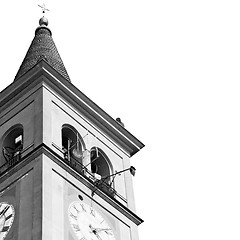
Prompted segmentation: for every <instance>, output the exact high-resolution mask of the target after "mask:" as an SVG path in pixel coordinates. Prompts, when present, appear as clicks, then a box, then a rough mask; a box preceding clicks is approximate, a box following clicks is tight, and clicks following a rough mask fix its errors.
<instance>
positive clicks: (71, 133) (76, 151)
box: [62, 124, 85, 163]
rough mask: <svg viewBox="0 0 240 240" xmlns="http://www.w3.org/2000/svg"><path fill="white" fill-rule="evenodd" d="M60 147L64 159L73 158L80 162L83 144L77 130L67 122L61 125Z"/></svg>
mask: <svg viewBox="0 0 240 240" xmlns="http://www.w3.org/2000/svg"><path fill="white" fill-rule="evenodd" d="M62 149H63V151H64V158H65V159H66V160H68V161H70V160H71V159H75V160H77V161H78V162H80V163H82V158H83V151H84V150H85V144H84V142H83V139H82V137H81V135H80V134H79V132H78V131H77V130H76V129H75V128H74V127H72V126H71V125H68V124H64V125H63V126H62Z"/></svg>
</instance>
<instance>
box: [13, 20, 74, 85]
mask: <svg viewBox="0 0 240 240" xmlns="http://www.w3.org/2000/svg"><path fill="white" fill-rule="evenodd" d="M39 24H40V26H39V27H38V28H37V29H36V31H35V37H34V39H33V41H32V43H31V45H30V47H29V49H28V51H27V54H26V56H25V58H24V60H23V62H22V64H21V66H20V68H19V70H18V72H17V75H16V77H15V80H14V81H16V80H18V78H20V77H21V76H22V75H23V74H25V73H26V72H27V71H28V70H30V69H31V68H32V67H34V66H35V65H36V64H37V63H38V62H39V61H40V60H42V59H44V60H45V61H46V62H48V64H49V65H50V66H52V67H53V68H54V69H55V70H56V71H57V72H58V73H60V74H61V75H62V76H63V77H64V78H65V79H66V80H68V81H70V78H69V76H68V73H67V70H66V68H65V67H64V64H63V61H62V59H61V57H60V55H59V53H58V50H57V48H56V45H55V43H54V41H53V39H52V33H51V30H50V29H49V28H48V27H47V25H48V22H47V19H46V18H44V17H43V18H41V19H40V21H39Z"/></svg>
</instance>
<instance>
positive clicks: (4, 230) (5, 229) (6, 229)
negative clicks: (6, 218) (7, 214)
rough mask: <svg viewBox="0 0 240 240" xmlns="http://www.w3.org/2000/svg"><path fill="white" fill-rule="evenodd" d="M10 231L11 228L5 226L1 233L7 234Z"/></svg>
mask: <svg viewBox="0 0 240 240" xmlns="http://www.w3.org/2000/svg"><path fill="white" fill-rule="evenodd" d="M8 229H9V226H5V227H3V229H2V231H1V232H6V231H8Z"/></svg>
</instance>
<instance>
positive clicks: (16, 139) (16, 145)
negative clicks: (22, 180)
mask: <svg viewBox="0 0 240 240" xmlns="http://www.w3.org/2000/svg"><path fill="white" fill-rule="evenodd" d="M22 149H23V126H22V125H21V124H18V125H15V126H13V127H12V128H10V129H9V130H8V131H7V132H6V134H5V136H3V140H2V158H3V159H4V160H5V162H8V163H9V164H11V165H13V164H14V163H15V162H16V161H17V160H19V159H20V155H21V151H22ZM3 164H4V161H3V162H2V165H3Z"/></svg>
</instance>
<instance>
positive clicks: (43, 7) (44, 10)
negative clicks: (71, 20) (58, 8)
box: [38, 3, 50, 14]
mask: <svg viewBox="0 0 240 240" xmlns="http://www.w3.org/2000/svg"><path fill="white" fill-rule="evenodd" d="M38 6H39V7H40V8H41V9H42V12H43V14H44V13H45V12H46V11H50V10H49V9H47V8H46V6H45V4H44V3H43V4H42V5H39V4H38Z"/></svg>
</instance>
